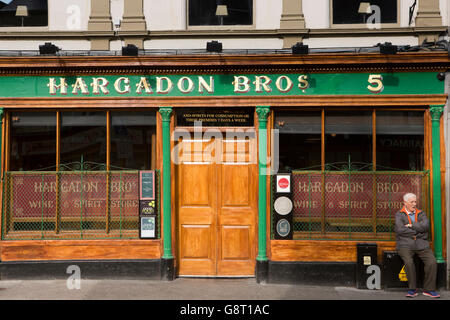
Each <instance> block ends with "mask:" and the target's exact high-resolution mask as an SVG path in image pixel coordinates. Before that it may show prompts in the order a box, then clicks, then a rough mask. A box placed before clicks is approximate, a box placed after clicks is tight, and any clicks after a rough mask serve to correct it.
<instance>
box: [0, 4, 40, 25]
mask: <svg viewBox="0 0 450 320" xmlns="http://www.w3.org/2000/svg"><path fill="white" fill-rule="evenodd" d="M47 25H48V4H47V0H0V27H43V26H47Z"/></svg>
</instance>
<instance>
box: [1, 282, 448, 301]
mask: <svg viewBox="0 0 450 320" xmlns="http://www.w3.org/2000/svg"><path fill="white" fill-rule="evenodd" d="M79 285H80V286H79V289H77V283H75V282H70V281H69V280H68V281H66V280H1V281H0V300H204V301H206V300H234V301H238V300H450V291H446V290H441V291H440V292H439V293H440V294H441V298H439V299H433V298H430V297H426V296H424V295H422V294H420V295H419V296H418V297H416V298H406V297H405V294H406V290H404V289H395V290H384V289H381V290H361V289H356V288H354V287H333V286H311V285H294V284H258V283H256V281H255V279H254V278H244V279H217V278H212V279H199V278H195V279H194V278H177V279H175V280H174V281H152V280H83V279H81V281H80V282H79ZM69 288H72V289H69Z"/></svg>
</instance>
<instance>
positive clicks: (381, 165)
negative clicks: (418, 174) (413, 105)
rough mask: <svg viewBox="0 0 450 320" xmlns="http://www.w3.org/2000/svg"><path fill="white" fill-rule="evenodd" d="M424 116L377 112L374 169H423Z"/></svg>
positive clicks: (420, 113)
mask: <svg viewBox="0 0 450 320" xmlns="http://www.w3.org/2000/svg"><path fill="white" fill-rule="evenodd" d="M423 115H424V114H423V112H412V111H403V112H394V111H377V114H376V123H377V128H376V133H377V147H376V150H377V157H376V159H377V170H391V169H400V170H411V171H421V170H424V120H423V119H424V118H423Z"/></svg>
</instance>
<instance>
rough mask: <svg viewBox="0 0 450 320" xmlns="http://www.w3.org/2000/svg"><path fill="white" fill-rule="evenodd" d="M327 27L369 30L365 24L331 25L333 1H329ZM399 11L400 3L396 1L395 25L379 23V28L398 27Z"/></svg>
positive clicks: (398, 0)
mask: <svg viewBox="0 0 450 320" xmlns="http://www.w3.org/2000/svg"><path fill="white" fill-rule="evenodd" d="M328 4H329V17H328V20H329V25H330V28H331V29H369V28H368V27H367V24H365V23H345V24H342V23H339V24H335V23H333V0H329V2H328ZM400 9H401V1H400V0H397V22H396V23H380V26H381V28H395V27H400V19H401V15H400Z"/></svg>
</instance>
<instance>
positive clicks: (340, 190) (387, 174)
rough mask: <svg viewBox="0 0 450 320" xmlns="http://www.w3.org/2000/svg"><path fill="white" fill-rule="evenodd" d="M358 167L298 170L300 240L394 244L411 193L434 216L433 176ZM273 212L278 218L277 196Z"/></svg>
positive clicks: (296, 202) (297, 226) (297, 232)
mask: <svg viewBox="0 0 450 320" xmlns="http://www.w3.org/2000/svg"><path fill="white" fill-rule="evenodd" d="M326 168H330V166H326ZM352 168H353V167H352V166H347V170H341V171H327V170H324V171H301V170H295V171H292V188H293V195H292V198H293V199H292V200H293V204H294V207H293V228H294V239H336V240H337V239H351V240H394V239H395V234H394V224H395V213H396V212H397V211H398V210H400V209H401V208H402V207H403V195H404V194H405V193H409V192H411V193H414V194H416V195H417V199H418V205H419V207H420V209H421V210H423V211H425V212H426V213H427V214H428V216H430V177H429V172H428V171H353V170H352ZM271 185H272V193H274V190H275V187H276V186H275V182H274V179H272V181H271ZM271 208H272V215H273V197H272V206H271ZM272 236H273V230H272Z"/></svg>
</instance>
